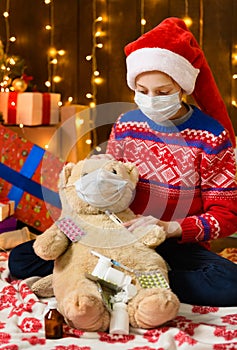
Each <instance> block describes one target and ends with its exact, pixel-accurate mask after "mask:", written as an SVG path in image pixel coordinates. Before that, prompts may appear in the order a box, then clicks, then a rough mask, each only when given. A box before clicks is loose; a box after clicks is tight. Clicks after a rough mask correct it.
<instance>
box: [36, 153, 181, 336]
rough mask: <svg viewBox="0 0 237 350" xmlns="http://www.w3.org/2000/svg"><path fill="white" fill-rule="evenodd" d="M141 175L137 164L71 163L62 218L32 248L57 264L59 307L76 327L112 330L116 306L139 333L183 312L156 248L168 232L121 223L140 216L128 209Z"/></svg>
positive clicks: (63, 176)
mask: <svg viewBox="0 0 237 350" xmlns="http://www.w3.org/2000/svg"><path fill="white" fill-rule="evenodd" d="M138 178H139V173H138V169H137V167H136V166H135V165H134V164H133V163H130V162H121V161H118V160H108V159H93V157H91V158H87V159H84V160H80V161H78V162H77V163H68V164H66V165H65V166H64V168H63V169H62V171H61V173H60V176H59V185H58V188H59V195H60V199H61V203H62V212H61V215H60V217H59V219H58V220H57V221H55V222H54V224H53V225H52V226H51V227H49V228H48V229H47V230H46V231H45V232H44V233H42V234H40V235H38V236H37V238H36V240H35V242H34V246H33V247H34V250H35V252H36V254H37V255H38V256H40V257H41V258H42V259H45V260H54V261H55V263H54V270H53V274H52V286H53V292H54V295H55V298H56V300H57V303H58V309H59V311H60V312H61V314H62V315H63V317H64V319H65V322H66V323H67V324H68V325H70V326H72V327H74V328H76V329H80V330H84V331H107V330H108V329H109V327H110V325H111V315H112V312H113V309H114V310H115V309H116V307H117V306H118V305H122V306H123V307H124V311H125V312H126V314H127V316H128V323H129V325H130V326H132V327H135V328H144V329H150V328H154V327H157V326H159V325H162V324H164V323H165V322H167V321H169V320H171V319H173V318H175V316H176V315H177V313H178V310H179V306H180V302H179V299H178V297H177V296H176V295H175V294H174V293H173V292H172V290H171V289H170V287H169V284H168V283H169V282H168V267H167V264H166V262H165V261H164V260H163V258H162V257H161V256H160V255H159V254H157V253H156V251H155V249H154V248H155V247H157V246H158V245H159V244H161V243H162V242H163V241H164V240H165V231H164V229H163V228H162V227H159V226H158V225H147V226H142V227H139V228H136V229H135V230H134V231H133V232H130V231H129V230H128V229H127V228H126V227H125V226H123V224H122V223H123V222H126V221H129V220H131V219H133V218H135V214H134V213H133V211H131V209H130V208H129V205H130V203H131V202H132V200H133V198H134V194H135V189H136V184H137V182H138ZM48 277H49V276H47V277H46V279H47V278H48ZM42 280H43V279H42ZM42 283H43V281H42ZM118 333H119V331H118Z"/></svg>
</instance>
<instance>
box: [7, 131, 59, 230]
mask: <svg viewBox="0 0 237 350" xmlns="http://www.w3.org/2000/svg"><path fill="white" fill-rule="evenodd" d="M0 153H1V157H0V200H1V198H6V197H7V198H9V199H10V200H14V201H15V213H14V216H15V217H16V218H17V219H19V220H20V221H22V222H23V223H25V224H26V225H29V226H32V227H34V228H36V229H37V230H39V231H44V230H45V229H47V228H48V227H49V226H51V225H52V223H53V222H54V221H55V220H57V218H58V217H59V215H60V212H61V202H60V199H59V195H58V187H57V185H58V176H59V173H60V171H61V169H62V167H63V165H64V162H63V161H62V160H60V159H59V158H57V157H56V156H54V155H53V154H52V153H50V152H47V151H45V150H44V149H43V148H40V147H39V146H37V145H35V144H33V143H32V142H30V141H28V140H26V139H24V138H22V137H19V136H18V134H17V133H15V132H13V131H12V130H9V129H8V128H7V127H4V126H2V125H0Z"/></svg>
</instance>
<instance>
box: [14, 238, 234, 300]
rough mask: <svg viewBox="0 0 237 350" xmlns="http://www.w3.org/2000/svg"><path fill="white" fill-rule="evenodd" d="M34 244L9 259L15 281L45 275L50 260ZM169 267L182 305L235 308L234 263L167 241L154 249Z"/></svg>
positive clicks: (49, 270) (195, 246)
mask: <svg viewBox="0 0 237 350" xmlns="http://www.w3.org/2000/svg"><path fill="white" fill-rule="evenodd" d="M33 242H34V241H29V242H26V243H22V244H20V245H19V246H17V247H16V248H14V249H13V250H12V251H11V253H10V256H9V269H10V272H11V275H12V276H14V277H16V278H20V279H22V278H27V277H31V276H42V277H43V276H47V275H48V274H50V273H52V271H53V261H45V260H42V259H41V258H39V257H38V256H37V255H36V254H35V252H34V250H33V247H32V246H33ZM156 251H157V253H158V254H160V255H161V256H163V258H164V259H165V260H166V261H167V263H168V264H169V266H170V268H171V271H169V280H170V287H171V289H172V290H173V292H174V293H176V295H177V296H178V297H179V299H180V301H181V302H183V303H188V304H193V305H206V306H237V264H234V263H233V262H231V261H229V260H227V259H225V258H222V257H220V256H219V255H217V254H216V253H213V252H211V251H208V250H207V249H205V248H203V247H202V246H200V245H199V244H189V243H188V244H179V243H177V241H176V240H174V239H168V240H167V241H165V242H164V243H162V244H161V245H160V246H159V247H158V248H156Z"/></svg>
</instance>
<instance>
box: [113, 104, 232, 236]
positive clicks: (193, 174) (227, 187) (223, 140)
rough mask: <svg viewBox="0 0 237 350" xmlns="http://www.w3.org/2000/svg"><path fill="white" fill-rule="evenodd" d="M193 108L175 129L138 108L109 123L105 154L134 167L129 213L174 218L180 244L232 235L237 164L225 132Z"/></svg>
mask: <svg viewBox="0 0 237 350" xmlns="http://www.w3.org/2000/svg"><path fill="white" fill-rule="evenodd" d="M192 107H193V113H192V115H191V117H190V118H189V119H188V120H186V121H185V122H183V123H182V124H180V125H176V126H175V125H174V124H173V123H171V122H170V125H168V124H166V125H160V124H157V123H155V122H153V121H152V120H150V119H149V118H147V117H146V116H145V115H144V114H143V113H142V112H141V111H140V110H134V111H130V112H128V113H125V114H123V115H121V116H120V117H119V118H118V120H117V122H116V123H115V124H114V127H113V129H112V132H111V135H110V139H109V141H108V146H107V153H110V154H112V155H113V156H114V157H115V158H116V159H118V160H121V161H124V162H126V161H130V162H133V163H135V164H136V165H137V167H138V169H139V175H140V177H139V183H138V185H137V189H136V195H135V198H134V201H133V203H132V204H131V209H132V210H133V211H134V212H135V213H137V214H142V215H153V216H155V217H157V218H159V219H161V220H165V221H170V220H177V221H179V222H180V224H181V227H182V239H181V242H200V241H209V240H211V239H216V238H218V237H224V236H229V235H231V234H233V233H234V232H236V231H237V183H236V161H235V154H234V150H233V147H232V145H231V142H230V139H229V136H228V134H227V132H226V130H225V129H224V128H223V127H222V125H220V124H219V123H218V122H217V121H216V120H215V119H213V118H211V117H210V116H208V115H206V114H204V113H203V112H202V111H200V110H199V109H198V108H197V107H195V106H192Z"/></svg>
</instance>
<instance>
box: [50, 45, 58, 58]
mask: <svg viewBox="0 0 237 350" xmlns="http://www.w3.org/2000/svg"><path fill="white" fill-rule="evenodd" d="M48 55H49V56H50V57H55V56H56V55H57V50H56V49H55V47H51V48H50V49H49V50H48Z"/></svg>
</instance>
